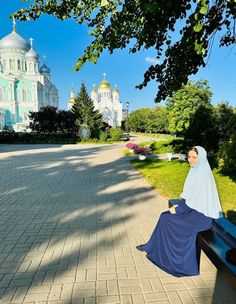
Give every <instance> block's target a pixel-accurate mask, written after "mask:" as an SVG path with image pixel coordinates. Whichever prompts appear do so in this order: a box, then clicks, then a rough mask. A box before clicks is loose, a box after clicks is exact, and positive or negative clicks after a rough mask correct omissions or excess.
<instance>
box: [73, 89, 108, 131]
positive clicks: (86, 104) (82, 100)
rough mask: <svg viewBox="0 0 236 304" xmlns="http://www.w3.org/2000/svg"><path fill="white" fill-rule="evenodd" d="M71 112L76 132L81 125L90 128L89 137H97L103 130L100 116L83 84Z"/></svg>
mask: <svg viewBox="0 0 236 304" xmlns="http://www.w3.org/2000/svg"><path fill="white" fill-rule="evenodd" d="M71 112H72V113H73V114H74V116H75V124H76V126H77V131H78V130H79V128H80V127H81V126H82V125H87V126H89V127H90V130H91V136H92V137H98V136H99V131H100V130H102V129H104V128H105V124H104V122H103V119H102V115H101V114H100V113H99V111H98V110H95V109H94V104H93V101H92V99H91V98H90V97H89V95H88V92H87V90H86V87H85V84H84V83H82V84H81V87H80V91H79V93H78V95H77V96H76V98H75V103H74V105H73V107H72V109H71Z"/></svg>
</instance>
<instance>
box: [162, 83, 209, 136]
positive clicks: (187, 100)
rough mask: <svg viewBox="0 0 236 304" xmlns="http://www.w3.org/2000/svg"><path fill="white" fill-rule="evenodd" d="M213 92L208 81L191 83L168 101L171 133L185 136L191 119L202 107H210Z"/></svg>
mask: <svg viewBox="0 0 236 304" xmlns="http://www.w3.org/2000/svg"><path fill="white" fill-rule="evenodd" d="M211 96H212V92H211V91H210V88H209V86H208V83H207V81H197V82H189V83H187V84H186V85H183V86H182V87H181V89H179V90H178V91H176V92H175V93H174V94H173V96H172V97H171V98H170V99H168V100H167V107H168V109H169V131H170V132H171V133H174V134H176V135H181V136H183V135H184V134H185V132H186V130H187V129H188V127H189V123H190V119H191V117H193V115H194V113H195V112H196V110H197V109H198V108H199V106H201V105H204V106H205V105H206V106H207V105H210V103H211Z"/></svg>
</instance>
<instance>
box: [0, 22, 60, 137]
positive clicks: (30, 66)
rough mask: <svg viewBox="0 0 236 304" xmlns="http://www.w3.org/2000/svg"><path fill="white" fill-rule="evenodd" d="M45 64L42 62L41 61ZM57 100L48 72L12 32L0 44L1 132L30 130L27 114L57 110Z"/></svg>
mask: <svg viewBox="0 0 236 304" xmlns="http://www.w3.org/2000/svg"><path fill="white" fill-rule="evenodd" d="M44 61H45V60H44ZM58 102H59V96H58V90H57V88H56V86H55V85H54V84H53V83H52V81H51V71H50V69H49V67H48V66H47V65H46V64H45V62H44V63H43V65H42V66H41V67H39V55H38V54H37V53H36V52H35V50H34V49H33V39H32V38H31V39H29V42H28V41H26V40H25V39H24V38H23V37H21V36H20V35H19V34H18V33H17V32H16V23H15V21H14V20H13V31H12V32H11V33H10V34H9V35H7V36H5V37H3V38H2V39H1V40H0V129H3V128H4V127H7V128H8V129H13V130H15V131H23V130H25V129H26V128H27V127H28V126H29V117H28V115H29V112H30V111H33V112H37V111H39V110H40V108H41V107H45V106H48V105H50V106H53V107H58Z"/></svg>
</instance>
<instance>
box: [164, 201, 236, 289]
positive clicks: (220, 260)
mask: <svg viewBox="0 0 236 304" xmlns="http://www.w3.org/2000/svg"><path fill="white" fill-rule="evenodd" d="M178 201H179V200H178V199H170V200H169V207H171V206H172V205H178ZM231 248H236V226H235V225H234V224H232V223H231V222H229V221H228V220H227V219H225V218H220V219H218V220H215V221H214V225H213V227H212V228H211V229H209V230H207V231H202V232H199V233H198V235H197V249H198V257H199V260H200V254H201V250H203V252H204V253H205V254H206V255H207V257H208V258H209V259H210V260H211V261H212V263H213V264H214V265H215V266H216V268H217V269H218V270H219V271H220V272H221V273H222V274H223V275H224V277H225V278H226V279H227V280H228V281H229V283H230V285H231V286H232V287H233V288H236V265H234V264H233V263H231V262H230V261H228V259H227V258H226V253H227V251H228V250H229V249H231Z"/></svg>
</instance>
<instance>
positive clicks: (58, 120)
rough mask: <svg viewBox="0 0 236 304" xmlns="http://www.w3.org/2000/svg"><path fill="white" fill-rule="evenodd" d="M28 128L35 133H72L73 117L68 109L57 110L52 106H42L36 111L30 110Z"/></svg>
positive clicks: (73, 126)
mask: <svg viewBox="0 0 236 304" xmlns="http://www.w3.org/2000/svg"><path fill="white" fill-rule="evenodd" d="M29 118H30V129H31V130H32V131H35V132H37V133H41V134H47V133H52V132H58V131H59V132H62V133H71V134H72V133H73V130H74V128H75V118H74V115H73V114H72V113H71V112H70V111H65V110H59V111H58V110H57V108H55V107H52V106H47V107H42V108H41V109H40V110H39V111H38V112H30V115H29Z"/></svg>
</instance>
